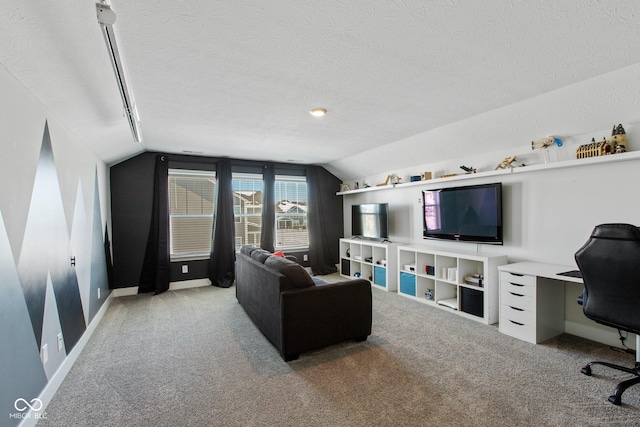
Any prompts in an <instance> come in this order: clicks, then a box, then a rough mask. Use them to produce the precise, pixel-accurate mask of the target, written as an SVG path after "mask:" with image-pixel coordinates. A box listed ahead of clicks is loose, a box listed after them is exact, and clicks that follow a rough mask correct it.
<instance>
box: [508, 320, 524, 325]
mask: <svg viewBox="0 0 640 427" xmlns="http://www.w3.org/2000/svg"><path fill="white" fill-rule="evenodd" d="M509 322H511V323H513V324H515V325H518V326H524V323H520V322H516V321H515V320H509Z"/></svg>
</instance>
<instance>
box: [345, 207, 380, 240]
mask: <svg viewBox="0 0 640 427" xmlns="http://www.w3.org/2000/svg"><path fill="white" fill-rule="evenodd" d="M351 234H353V236H357V237H363V238H366V239H388V238H389V204H388V203H367V204H364V205H352V206H351Z"/></svg>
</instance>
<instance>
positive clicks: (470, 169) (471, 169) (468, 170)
mask: <svg viewBox="0 0 640 427" xmlns="http://www.w3.org/2000/svg"><path fill="white" fill-rule="evenodd" d="M460 169H462V170H463V171H465V172H466V173H476V169H475V168H474V167H473V166H465V165H462V166H460Z"/></svg>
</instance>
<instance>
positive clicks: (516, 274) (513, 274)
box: [509, 272, 524, 277]
mask: <svg viewBox="0 0 640 427" xmlns="http://www.w3.org/2000/svg"><path fill="white" fill-rule="evenodd" d="M509 274H511V275H512V276H518V277H522V276H524V274H518V273H512V272H509Z"/></svg>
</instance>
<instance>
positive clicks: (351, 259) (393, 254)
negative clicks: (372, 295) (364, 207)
mask: <svg viewBox="0 0 640 427" xmlns="http://www.w3.org/2000/svg"><path fill="white" fill-rule="evenodd" d="M397 247H398V245H397V244H394V243H391V242H389V241H386V242H385V241H382V242H379V241H374V240H366V239H362V238H361V237H356V236H354V237H352V238H350V239H348V238H343V239H340V275H341V276H343V277H348V278H351V279H353V278H358V275H359V278H361V279H367V280H369V281H370V282H371V285H372V286H375V287H376V288H379V289H383V290H385V291H393V292H395V291H396V289H397V288H398V286H397V281H396V278H397V276H398V269H397V267H396V266H397V262H398V255H397Z"/></svg>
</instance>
